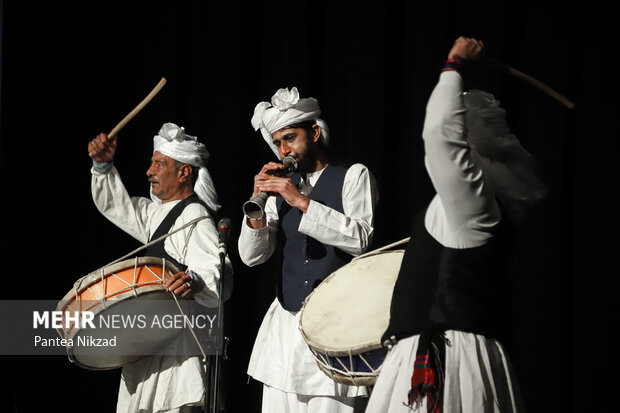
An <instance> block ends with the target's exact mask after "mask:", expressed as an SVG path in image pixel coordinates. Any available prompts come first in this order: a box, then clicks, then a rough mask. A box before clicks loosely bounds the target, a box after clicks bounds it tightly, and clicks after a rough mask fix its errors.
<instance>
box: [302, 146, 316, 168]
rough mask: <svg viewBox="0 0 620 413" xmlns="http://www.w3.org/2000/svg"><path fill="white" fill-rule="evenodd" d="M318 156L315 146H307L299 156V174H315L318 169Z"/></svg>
mask: <svg viewBox="0 0 620 413" xmlns="http://www.w3.org/2000/svg"><path fill="white" fill-rule="evenodd" d="M317 156H318V154H317V149H316V148H315V146H314V145H308V146H306V150H305V151H304V152H303V153H300V154H298V155H297V163H298V165H297V172H298V173H300V174H306V173H309V172H314V170H315V169H316V162H317Z"/></svg>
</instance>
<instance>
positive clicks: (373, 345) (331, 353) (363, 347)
mask: <svg viewBox="0 0 620 413" xmlns="http://www.w3.org/2000/svg"><path fill="white" fill-rule="evenodd" d="M392 253H397V254H402V255H403V256H404V253H405V250H404V249H402V248H398V249H390V250H383V251H379V252H377V253H375V254H372V255H364V256H360V257H355V258H354V259H353V260H351V262H349V263H348V264H345V265H343V266H342V267H340V268H338V269H337V270H335V271H334V272H332V273H331V274H330V275H328V276H327V277H326V278H325V279H324V280H323V281H322V282H321V283H320V284H319V285H318V286H317V287H316V288H315V289H314V290H312V292H311V293H310V294H308V296H307V297H306V299H305V300H304V302H303V304H302V306H301V309H300V315H299V331H300V333H301V335H302V337H303V338H304V340H305V341H306V343H307V344H308V346H309V347H310V348H312V349H313V350H314V351H316V352H319V353H321V354H324V355H326V356H328V357H342V356H348V355H350V354H359V353H363V352H365V351H371V350H376V349H379V348H383V345H382V344H381V339H380V338H378V339H375V340H370V341H366V342H364V343H358V344H356V345H355V346H350V347H348V348H347V349H343V348H342V347H338V348H336V347H331V346H324V345H321V346H320V347H319V346H318V345H317V343H316V342H315V341H314V340H311V339H310V338H309V337H308V336H307V335H306V333H305V332H304V329H303V316H304V310H305V309H306V305H307V303H308V302H309V301H310V298H311V297H312V296H313V295H314V294H315V293H316V291H317V290H318V289H319V288H320V287H321V285H323V283H326V282H327V281H328V280H330V279H332V278H334V277H335V276H336V275H337V273H338V271H339V270H340V269H342V268H344V267H346V266H349V265H351V264H352V263H354V262H356V260H357V259H358V258H361V259H364V258H370V257H375V256H377V255H383V254H392Z"/></svg>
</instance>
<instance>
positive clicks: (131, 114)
mask: <svg viewBox="0 0 620 413" xmlns="http://www.w3.org/2000/svg"><path fill="white" fill-rule="evenodd" d="M165 84H166V78H165V77H162V78H161V80H160V81H159V83H157V85H156V86H155V87H154V88H153V90H151V93H149V94H148V95H147V96H146V97H145V98H144V99H142V102H140V103H139V104H138V106H136V107H135V108H133V110H132V111H131V112H129V113H128V114H127V116H125V117H124V118H123V120H121V121H120V122H119V123H118V124H117V125H116V126H115V127H114V128H113V129H112V130H111V131H110V133H108V139H112V138H114V137H115V136H116V134H117V133H118V132H119V131H120V130H121V129H122V128H123V126H125V125H126V124H127V123H128V122H129V121H130V120H131V119H132V118H133V117H134V116H136V115H137V114H138V112H140V111H141V110H142V108H144V107H145V106H146V105H147V103H149V102H150V101H151V99H153V98H154V97H155V95H156V94H158V93H159V91H160V90H161V88H163V87H164V85H165Z"/></svg>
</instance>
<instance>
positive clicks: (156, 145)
mask: <svg viewBox="0 0 620 413" xmlns="http://www.w3.org/2000/svg"><path fill="white" fill-rule="evenodd" d="M153 152H159V153H161V154H162V155H166V156H167V157H169V158H172V159H174V160H175V161H178V162H181V163H184V164H187V165H191V166H194V167H197V168H199V169H198V178H197V179H196V183H195V184H194V192H195V193H196V195H197V196H198V198H200V200H201V201H203V202H204V203H206V204H207V205H208V206H209V208H211V209H212V210H213V211H217V210H219V209H220V205H219V204H218V203H217V193H216V192H215V186H214V185H213V180H212V179H211V174H209V171H208V170H207V167H206V166H207V160H208V159H209V152H208V151H207V148H206V146H205V145H204V144H202V143H200V142H198V139H197V138H196V137H195V136H191V135H186V134H185V129H184V128H182V127H178V126H177V125H175V124H174V123H164V125H163V126H162V127H161V129H160V130H159V132H158V134H157V135H155V137H154V138H153ZM151 198H152V199H153V200H154V201H158V202H161V200H160V199H159V198H157V197H156V196H155V195H153V193H152V192H151Z"/></svg>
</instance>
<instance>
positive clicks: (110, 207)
mask: <svg viewBox="0 0 620 413" xmlns="http://www.w3.org/2000/svg"><path fill="white" fill-rule="evenodd" d="M117 141H118V140H117V139H116V138H113V139H108V137H107V135H106V134H103V133H102V134H99V135H97V136H96V137H95V139H93V140H92V141H91V142H90V143H89V144H88V152H89V155H90V157H91V158H92V159H93V167H92V169H91V172H92V181H91V190H92V196H93V200H94V202H95V205H96V206H97V208H98V209H99V211H100V212H101V213H102V214H103V215H104V216H105V217H106V218H108V219H109V220H110V221H111V222H112V223H114V224H115V225H116V226H118V227H119V228H121V229H122V230H124V231H125V232H127V233H128V234H129V235H131V236H132V237H134V238H136V239H137V240H138V241H140V242H142V243H147V242H148V241H150V240H153V239H155V238H159V236H160V235H162V234H163V235H165V234H171V235H170V236H168V237H166V238H165V239H164V241H161V242H158V243H154V244H149V246H148V249H147V250H146V253H145V254H146V255H148V256H155V257H162V258H165V259H166V261H167V262H172V263H173V264H175V265H176V266H178V267H179V269H180V270H181V271H180V272H178V273H176V274H174V276H172V277H171V278H170V279H168V280H165V285H166V287H167V288H168V289H169V290H170V291H172V292H173V293H174V294H176V295H178V296H180V297H188V298H189V297H193V298H194V299H195V300H196V301H197V302H199V303H200V304H202V305H205V306H208V307H214V306H217V304H218V295H219V288H218V286H219V278H220V274H221V272H220V268H219V267H220V257H219V241H218V233H217V230H216V226H215V217H214V214H215V213H216V212H217V211H218V210H219V209H220V205H219V204H218V201H217V193H216V191H215V188H214V185H213V181H212V179H211V175H210V174H209V171H208V170H207V168H206V165H207V160H208V158H209V153H208V152H207V149H206V147H205V145H204V144H202V143H200V142H198V140H197V138H196V137H194V136H191V135H187V134H186V133H185V130H184V129H183V128H182V127H179V126H177V125H175V124H173V123H165V124H164V125H163V126H162V127H161V129H160V130H159V132H158V134H157V135H155V136H154V138H153V155H152V158H151V166H150V167H149V169H148V170H147V176H148V181H149V182H150V184H151V188H150V189H151V199H149V198H145V197H131V196H129V194H128V193H127V190H126V189H125V187H124V185H123V183H122V181H121V179H120V175H119V173H118V171H117V169H116V167H115V166H114V165H113V157H114V154H115V152H116V146H117ZM194 220H196V222H195V223H194V224H192V225H189V226H186V227H185V228H182V227H184V226H185V225H186V224H188V223H190V222H191V221H194ZM177 230H178V231H177ZM225 271H226V275H227V277H226V279H225V291H224V292H225V296H224V297H223V298H224V299H227V298H228V297H229V296H230V292H231V289H232V266H231V264H230V260H229V259H228V257H226V269H225ZM178 344H179V343H177V342H174V341H173V342H172V343H170V345H169V346H171V347H169V348H178V347H176V346H177V345H178ZM165 353H166V354H177V355H165V356H148V357H144V358H142V359H139V360H138V361H136V362H133V363H130V364H127V365H125V366H123V371H122V374H121V383H120V388H119V395H118V402H117V412H119V413H120V412H127V413H129V412H138V411H140V412H155V411H157V412H167V411H175V412H189V411H193V410H192V409H194V410H195V411H202V410H201V409H200V408H199V406H201V405H202V404H203V402H204V390H205V389H204V381H203V375H204V371H203V370H204V369H203V366H202V364H201V362H200V359H199V358H198V357H195V356H188V355H183V354H186V353H184V352H177V353H175V352H174V351H166V352H165Z"/></svg>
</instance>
